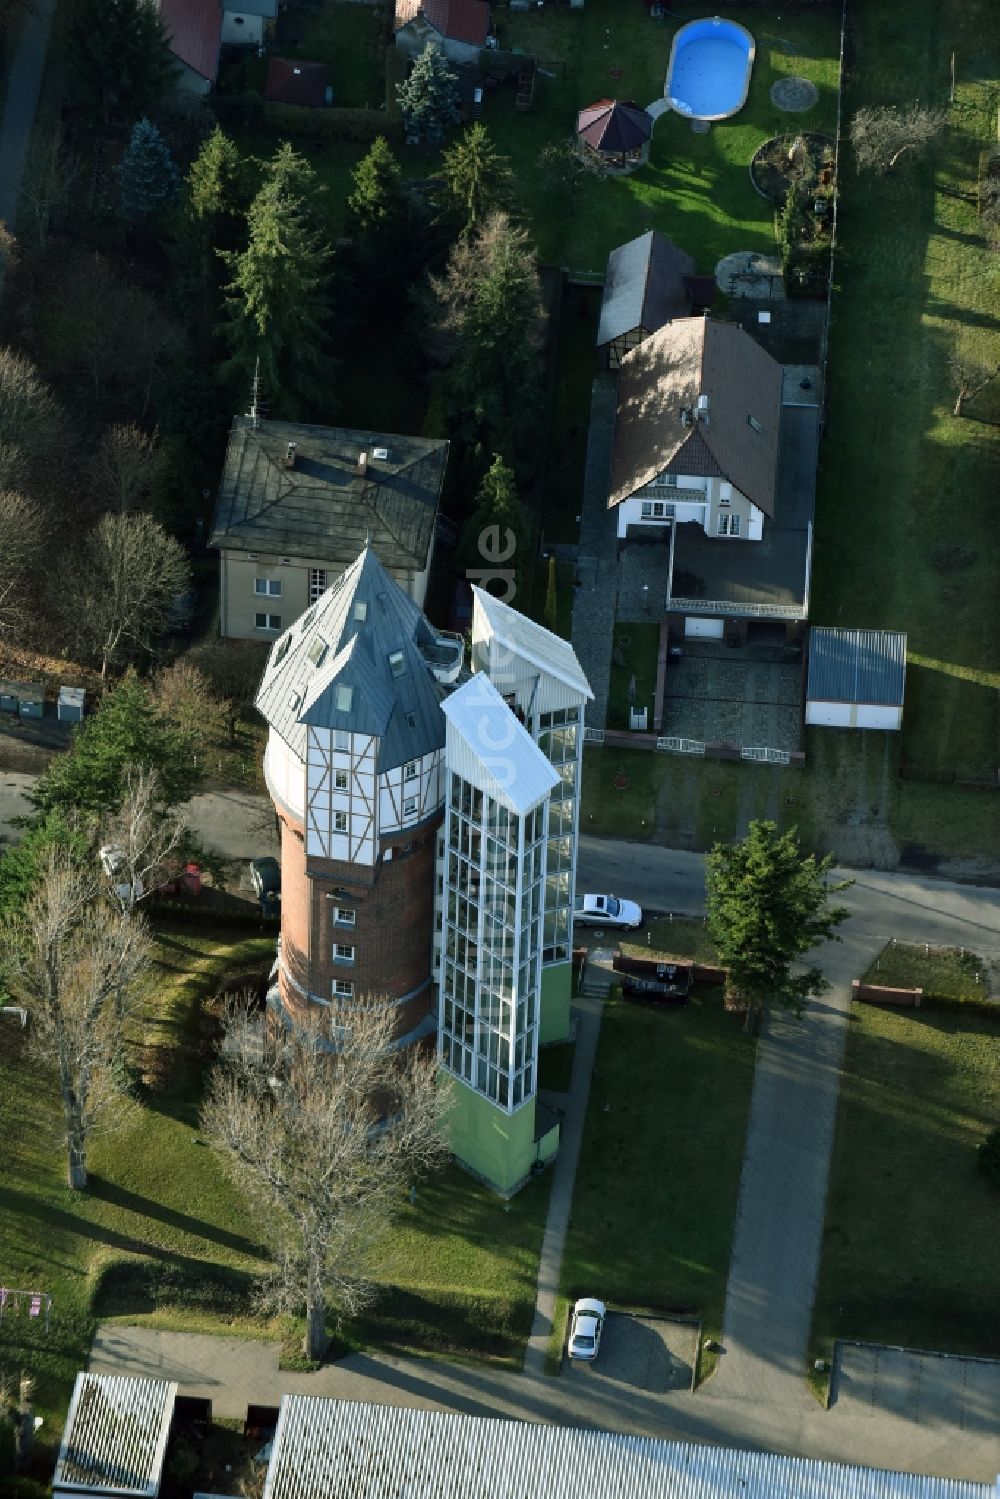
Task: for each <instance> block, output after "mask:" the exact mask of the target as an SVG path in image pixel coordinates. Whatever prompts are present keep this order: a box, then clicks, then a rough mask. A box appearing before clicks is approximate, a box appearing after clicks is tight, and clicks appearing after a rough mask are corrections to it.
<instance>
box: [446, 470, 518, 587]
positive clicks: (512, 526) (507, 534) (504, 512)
mask: <svg viewBox="0 0 1000 1499" xmlns="http://www.w3.org/2000/svg"><path fill="white" fill-rule="evenodd" d="M494 528H496V532H494ZM531 533H532V523H531V516H530V514H529V512H528V510H527V507H526V506H525V505H524V503H523V502H522V500H521V498H520V496H519V495H518V492H517V483H516V481H515V478H514V473H513V470H512V469H510V468H508V466H507V464H506V463H504V461H503V459H502V458H501V456H500V454H499V453H494V455H493V462H492V463H491V464H490V467H489V468H488V470H487V471H486V474H485V475H484V477H483V481H482V483H481V484H480V486H479V492H478V494H477V495H476V503H475V508H474V509H473V511H472V514H471V515H470V516H469V519H468V520H467V521H466V523H465V525H464V527H463V528H462V536H461V541H460V544H459V553H460V556H461V559H462V561H463V562H464V563H465V565H466V567H467V568H468V569H469V571H470V573H471V574H472V575H473V578H474V577H475V573H476V570H477V569H483V570H485V571H495V569H494V568H492V567H490V566H489V565H488V564H487V563H486V562H484V558H486V557H489V556H497V555H499V556H502V557H503V559H504V560H503V562H502V563H501V564H500V566H501V568H502V569H504V570H507V571H509V572H510V573H512V574H513V584H514V592H515V593H520V588H521V582H522V579H523V577H524V570H525V567H526V565H527V562H528V558H529V556H530V554H531ZM485 537H488V540H485V541H484V538H485ZM513 598H514V593H512V594H511V595H510V596H509V600H508V601H510V600H512V599H513Z"/></svg>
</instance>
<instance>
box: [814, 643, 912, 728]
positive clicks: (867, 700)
mask: <svg viewBox="0 0 1000 1499" xmlns="http://www.w3.org/2000/svg"><path fill="white" fill-rule="evenodd" d="M905 684H906V636H905V635H904V634H902V633H901V632H899V631H895V630H835V629H827V628H825V627H822V626H816V627H814V628H813V629H812V630H810V632H809V671H808V676H807V680H806V723H807V724H812V725H816V726H818V727H821V728H834V729H888V730H894V729H901V728H902V727H903V694H904V688H905Z"/></svg>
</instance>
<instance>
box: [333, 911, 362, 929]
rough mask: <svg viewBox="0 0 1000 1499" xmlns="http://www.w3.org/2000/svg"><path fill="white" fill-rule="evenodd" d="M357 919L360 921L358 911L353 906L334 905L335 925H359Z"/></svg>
mask: <svg viewBox="0 0 1000 1499" xmlns="http://www.w3.org/2000/svg"><path fill="white" fill-rule="evenodd" d="M357 921H358V913H357V911H356V910H355V909H354V907H353V906H334V908H333V924H334V926H356V925H357Z"/></svg>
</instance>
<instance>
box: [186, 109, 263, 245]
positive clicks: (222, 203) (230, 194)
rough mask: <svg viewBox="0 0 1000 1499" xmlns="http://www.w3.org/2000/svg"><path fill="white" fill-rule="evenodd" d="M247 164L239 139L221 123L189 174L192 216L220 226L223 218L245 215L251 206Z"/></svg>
mask: <svg viewBox="0 0 1000 1499" xmlns="http://www.w3.org/2000/svg"><path fill="white" fill-rule="evenodd" d="M247 177H248V171H247V163H246V162H245V161H244V159H243V157H242V156H241V155H240V148H239V146H237V144H236V142H235V141H233V140H230V138H229V136H228V135H226V133H225V131H224V130H223V129H222V127H221V125H216V127H215V129H214V130H213V131H212V134H211V135H210V136H209V137H208V139H207V140H206V141H204V142H203V143H202V147H201V150H200V151H199V152H198V155H197V156H196V157H195V159H194V161H193V162H192V163H191V169H190V171H189V172H188V174H187V197H188V205H189V208H190V212H191V215H192V217H193V218H194V219H196V220H197V221H198V222H199V223H202V224H209V225H211V226H212V227H213V228H218V226H219V224H220V222H221V221H223V220H226V219H228V220H233V219H238V218H241V217H242V216H243V215H244V214H245V212H246V207H247V198H248V196H249V193H248V191H247V188H248V183H247Z"/></svg>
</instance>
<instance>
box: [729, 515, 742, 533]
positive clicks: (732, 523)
mask: <svg viewBox="0 0 1000 1499" xmlns="http://www.w3.org/2000/svg"><path fill="white" fill-rule="evenodd" d="M729 534H730V536H738V535H739V534H740V518H739V516H738V515H731V516H730V517H729Z"/></svg>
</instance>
